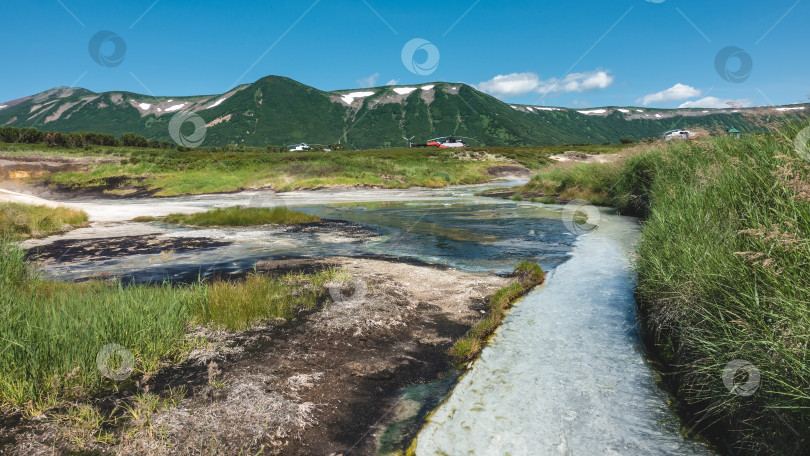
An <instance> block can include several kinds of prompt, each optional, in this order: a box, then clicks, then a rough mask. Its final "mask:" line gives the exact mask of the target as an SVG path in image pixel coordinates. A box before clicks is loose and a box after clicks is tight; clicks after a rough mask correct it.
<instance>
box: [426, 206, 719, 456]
mask: <svg viewBox="0 0 810 456" xmlns="http://www.w3.org/2000/svg"><path fill="white" fill-rule="evenodd" d="M602 212H603V217H602V219H601V221H600V223H599V228H598V229H596V230H594V231H592V232H589V233H587V234H584V235H582V236H580V237H579V239H578V240H577V242H576V243H575V246H574V250H573V252H572V256H571V259H569V260H568V261H567V262H565V263H563V264H562V265H560V266H558V267H557V268H556V269H555V270H553V271H552V272H551V274H550V275H549V276H548V280H547V284H546V286H545V287H544V288H540V289H537V290H535V291H533V292H532V293H530V294H529V295H527V296H526V297H525V298H524V299H523V300H522V301H520V302H518V303H517V304H516V305H515V307H514V308H513V310H512V311H511V313H510V314H509V316H508V317H507V319H506V320H505V322H504V324H503V325H502V326H501V327H500V328H499V329H498V331H497V333H496V334H495V336H494V337H493V338H492V339H491V340H490V343H489V345H488V346H487V347H486V348H485V349H484V351H483V353H482V355H481V357H480V359H478V360H477V361H476V362H475V363H474V364H473V366H472V368H471V369H470V371H469V372H467V373H466V374H465V375H464V376H463V377H462V379H461V381H460V383H459V384H458V385H457V386H456V387H455V389H454V390H453V392H452V394H451V395H450V397H449V398H448V399H447V401H446V402H445V403H444V404H442V405H441V406H440V407H439V408H438V409H437V410H436V411H435V413H434V414H433V415H432V417H431V418H430V420H429V422H428V424H427V425H426V426H425V428H424V429H423V430H422V432H421V433H420V434H419V436H418V445H417V447H416V450H417V451H416V454H417V455H515V456H517V455H663V454H667V455H686V454H688V455H692V454H711V453H710V451H709V450H707V449H706V448H705V447H704V446H702V445H700V444H698V443H695V442H692V441H688V440H685V439H684V438H683V437H682V436H681V434H680V433H679V423H678V420H677V418H676V417H675V416H674V415H673V413H672V411H671V410H670V409H669V408H668V407H667V399H668V398H667V395H666V394H665V393H664V392H663V391H661V390H660V389H659V388H657V387H656V386H655V384H654V378H653V377H654V374H653V372H652V371H651V370H650V368H649V366H648V365H647V364H646V362H645V360H644V356H643V355H642V353H640V352H639V342H638V338H637V334H636V322H635V312H634V308H635V305H634V301H633V289H634V281H633V279H634V275H633V270H632V266H631V264H630V260H629V251H630V250H631V249H632V245H633V242H634V241H635V240H636V239H637V237H638V224H637V222H636V221H635V220H633V219H629V218H626V217H618V216H615V215H613V216H605V215H604V213H605V212H606V211H604V210H603V211H602Z"/></svg>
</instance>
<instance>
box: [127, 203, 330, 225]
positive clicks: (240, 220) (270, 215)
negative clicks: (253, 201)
mask: <svg viewBox="0 0 810 456" xmlns="http://www.w3.org/2000/svg"><path fill="white" fill-rule="evenodd" d="M133 221H134V222H153V221H162V222H166V223H171V224H174V225H191V226H255V225H297V224H302V223H315V222H320V221H321V218H320V217H318V216H316V215H311V214H305V213H303V212H297V211H292V210H290V209H287V208H285V207H275V208H254V207H242V206H234V207H228V208H224V209H212V210H210V211H206V212H200V213H196V214H169V215H167V216H165V217H137V218H135V219H133Z"/></svg>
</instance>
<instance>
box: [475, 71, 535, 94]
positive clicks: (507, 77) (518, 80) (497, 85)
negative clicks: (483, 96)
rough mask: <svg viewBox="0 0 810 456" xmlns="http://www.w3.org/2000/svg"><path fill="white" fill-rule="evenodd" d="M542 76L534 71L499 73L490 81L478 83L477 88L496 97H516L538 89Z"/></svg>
mask: <svg viewBox="0 0 810 456" xmlns="http://www.w3.org/2000/svg"><path fill="white" fill-rule="evenodd" d="M539 85H540V77H539V76H537V75H536V74H534V73H511V74H499V75H498V76H495V77H494V78H492V79H490V80H489V81H484V82H481V83H479V84H477V85H476V88H477V89H478V90H480V91H482V92H486V93H489V94H492V95H495V96H496V97H515V96H519V95H526V94H527V93H529V92H532V91H534V90H536V89H537V87H538V86H539Z"/></svg>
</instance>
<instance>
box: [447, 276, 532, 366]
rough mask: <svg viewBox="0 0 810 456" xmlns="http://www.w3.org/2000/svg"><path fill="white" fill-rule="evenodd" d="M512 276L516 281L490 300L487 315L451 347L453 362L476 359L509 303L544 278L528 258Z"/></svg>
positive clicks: (496, 327) (510, 305)
mask: <svg viewBox="0 0 810 456" xmlns="http://www.w3.org/2000/svg"><path fill="white" fill-rule="evenodd" d="M514 276H515V277H517V279H518V280H517V281H516V282H514V283H512V284H510V285H507V286H505V287H503V288H501V289H500V290H498V291H497V292H496V293H495V294H494V295H492V297H491V298H490V299H489V303H488V304H487V308H488V312H487V315H486V316H485V317H484V318H483V319H482V320H480V321H479V322H478V323H477V324H476V325H475V326H473V327H472V328H471V329H470V330H469V331H467V334H465V335H464V336H463V337H462V338H460V339H458V340H457V341H456V342H455V344H453V346H452V347H451V348H450V355H451V356H452V357H453V359H455V361H456V362H458V363H466V362H469V361H472V360H473V359H475V357H476V356H478V354H479V353H481V350H483V348H484V345H485V344H486V340H487V338H488V337H489V336H490V335H491V334H492V333H493V332H495V330H496V329H498V326H500V325H501V323H502V322H503V319H504V318H506V311H507V310H508V309H509V308H510V307H512V304H514V302H515V301H516V300H517V299H518V298H519V297H521V296H523V295H524V294H526V293H528V292H529V291H530V290H531V289H532V288H534V287H535V286H537V285H539V284H541V283H543V281H544V280H545V278H546V275H545V273H544V272H543V269H542V268H540V266H539V265H537V264H535V263H531V262H528V261H524V262H522V263H520V264H519V265H517V266H516V267H515V272H514Z"/></svg>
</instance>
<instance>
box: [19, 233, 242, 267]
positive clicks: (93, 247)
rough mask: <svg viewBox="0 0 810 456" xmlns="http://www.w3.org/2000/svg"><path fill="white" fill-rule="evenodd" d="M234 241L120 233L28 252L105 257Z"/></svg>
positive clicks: (65, 259) (39, 257) (62, 257)
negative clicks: (124, 234) (117, 235)
mask: <svg viewBox="0 0 810 456" xmlns="http://www.w3.org/2000/svg"><path fill="white" fill-rule="evenodd" d="M230 244H231V243H230V242H225V241H217V240H214V239H207V238H167V237H160V236H158V235H144V236H119V237H110V238H93V239H59V240H56V241H54V242H52V243H50V244H47V245H43V246H39V247H33V248H30V249H28V251H27V252H26V254H27V257H28V259H29V260H36V261H39V262H42V263H47V262H52V261H53V262H59V263H72V262H83V261H104V260H111V259H114V258H121V257H125V256H131V255H147V254H160V253H164V252H169V251H173V252H183V251H188V250H196V249H211V248H216V247H222V246H226V245H230Z"/></svg>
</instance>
